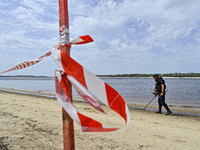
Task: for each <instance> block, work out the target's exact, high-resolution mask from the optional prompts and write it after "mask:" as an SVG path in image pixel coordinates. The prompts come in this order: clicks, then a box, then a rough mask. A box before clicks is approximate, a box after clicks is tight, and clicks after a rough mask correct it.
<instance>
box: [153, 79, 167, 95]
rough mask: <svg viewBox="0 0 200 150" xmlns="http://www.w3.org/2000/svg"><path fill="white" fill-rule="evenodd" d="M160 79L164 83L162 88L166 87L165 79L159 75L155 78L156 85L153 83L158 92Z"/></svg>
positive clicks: (159, 90)
mask: <svg viewBox="0 0 200 150" xmlns="http://www.w3.org/2000/svg"><path fill="white" fill-rule="evenodd" d="M160 79H161V80H162V82H163V84H164V89H166V85H165V80H163V78H162V77H159V78H157V79H156V85H155V88H156V90H157V91H158V92H161V85H159V83H158V81H159V80H160Z"/></svg>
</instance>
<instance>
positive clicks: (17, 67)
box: [0, 51, 51, 74]
mask: <svg viewBox="0 0 200 150" xmlns="http://www.w3.org/2000/svg"><path fill="white" fill-rule="evenodd" d="M50 55H51V51H49V52H47V53H46V54H44V55H42V56H40V57H39V58H37V59H36V60H32V61H25V62H23V63H21V64H18V65H17V66H15V67H13V68H11V69H9V70H6V71H3V72H1V73H0V74H3V73H6V72H10V71H14V70H20V69H24V68H27V67H30V66H32V65H35V64H37V63H39V62H40V61H41V60H43V59H44V58H46V57H48V56H50Z"/></svg>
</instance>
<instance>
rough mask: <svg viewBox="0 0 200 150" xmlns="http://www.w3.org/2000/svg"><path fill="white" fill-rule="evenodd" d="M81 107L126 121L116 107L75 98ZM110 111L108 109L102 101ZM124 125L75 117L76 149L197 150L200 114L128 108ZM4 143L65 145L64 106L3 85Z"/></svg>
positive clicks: (23, 147)
mask: <svg viewBox="0 0 200 150" xmlns="http://www.w3.org/2000/svg"><path fill="white" fill-rule="evenodd" d="M74 105H75V106H76V107H77V108H78V110H79V111H80V112H81V113H83V114H85V115H87V116H90V117H92V118H95V119H97V120H98V121H101V122H102V123H104V124H105V125H107V126H110V127H124V125H125V123H124V121H123V120H122V119H121V118H120V117H119V116H118V115H117V114H116V113H115V112H113V111H111V113H110V114H109V115H105V114H102V113H100V112H98V111H96V110H94V109H93V108H91V107H90V106H89V105H88V104H86V103H83V102H74ZM102 107H103V109H104V110H105V111H106V112H109V111H110V110H109V109H107V107H105V106H102ZM130 114H131V122H130V124H129V126H128V127H127V128H126V130H125V131H122V132H110V133H88V132H87V133H85V132H81V130H80V128H79V126H78V125H77V124H76V123H74V130H75V147H76V149H77V150H88V149H90V150H137V149H144V150H198V149H199V148H200V117H196V116H184V115H176V114H172V115H170V116H165V115H164V113H163V114H155V113H154V112H153V111H146V110H139V109H130ZM0 149H3V150H4V149H5V150H11V149H12V150H32V149H36V150H58V149H63V137H62V109H61V107H60V105H59V104H58V102H57V101H56V100H55V99H53V98H45V97H38V96H31V95H23V94H16V93H9V92H3V91H0Z"/></svg>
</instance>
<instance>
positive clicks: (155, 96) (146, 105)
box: [144, 90, 168, 110]
mask: <svg viewBox="0 0 200 150" xmlns="http://www.w3.org/2000/svg"><path fill="white" fill-rule="evenodd" d="M167 91H168V90H166V91H165V92H164V93H166V92H167ZM157 95H158V93H156V94H155V97H154V98H153V99H152V100H151V101H150V102H149V103H148V104H147V105H146V106H145V107H144V110H145V108H147V106H149V104H150V103H151V102H152V101H153V100H154V99H155V98H156V96H157ZM160 97H161V96H159V97H158V98H160Z"/></svg>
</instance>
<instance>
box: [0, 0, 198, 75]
mask: <svg viewBox="0 0 200 150" xmlns="http://www.w3.org/2000/svg"><path fill="white" fill-rule="evenodd" d="M5 6H6V7H5ZM0 8H3V9H0V18H1V20H0V22H1V24H0V30H1V36H0V44H1V48H0V52H1V53H0V54H1V56H0V57H1V58H2V59H5V58H3V57H2V55H3V54H6V52H5V49H6V48H7V47H8V45H9V49H8V50H6V51H7V52H12V53H13V52H15V53H16V52H18V53H20V54H21V55H25V54H26V55H28V53H30V52H33V56H34V57H36V58H37V54H38V55H39V54H42V53H41V52H43V51H44V53H45V52H46V51H45V50H47V49H48V50H50V49H49V48H50V46H51V45H53V44H55V43H56V42H57V41H58V24H59V19H58V17H59V16H58V2H57V1H54V0H32V1H29V0H19V1H11V2H8V1H6V2H0ZM5 8H7V9H5ZM199 13H200V2H199V1H198V0H191V1H182V0H168V1H166V0H149V1H146V0H136V1H133V0H71V1H69V18H70V35H71V39H73V38H75V37H77V36H80V35H85V34H89V35H91V37H93V39H94V42H93V43H90V44H87V45H80V46H74V47H72V53H71V54H72V57H73V58H75V59H76V60H77V61H78V62H80V63H81V64H83V65H84V66H85V67H86V68H88V69H89V70H91V71H92V72H93V73H95V74H112V73H113V74H116V73H135V72H141V73H149V72H198V71H199V69H198V67H197V66H198V65H196V66H195V65H193V64H194V63H195V64H200V60H199V58H198V56H200V50H199V48H200V46H199V44H200V40H199V39H200V34H199V31H200V29H199V27H200V24H199V21H200V16H199V15H198V14H199ZM10 57H11V58H12V59H14V56H12V55H11V56H10ZM24 58H26V57H25V56H23V57H20V59H24ZM28 58H33V57H32V56H31V55H30V56H28ZM0 61H1V60H0ZM52 63H53V62H52ZM10 64H11V62H10ZM50 64H51V63H50ZM158 64H159V68H158V67H157V65H158ZM0 65H1V62H0ZM191 65H193V67H187V66H191Z"/></svg>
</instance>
